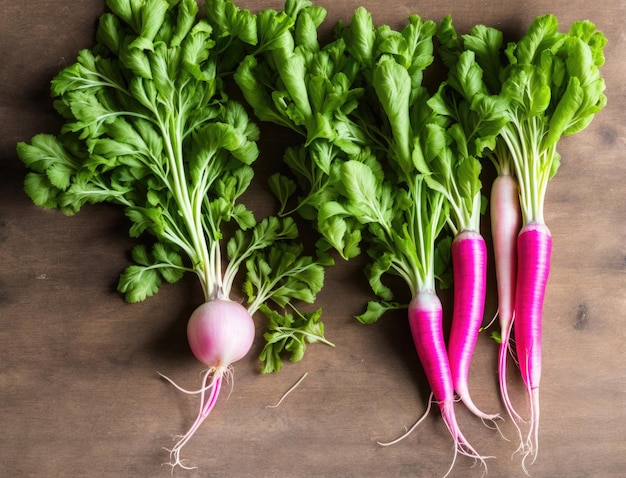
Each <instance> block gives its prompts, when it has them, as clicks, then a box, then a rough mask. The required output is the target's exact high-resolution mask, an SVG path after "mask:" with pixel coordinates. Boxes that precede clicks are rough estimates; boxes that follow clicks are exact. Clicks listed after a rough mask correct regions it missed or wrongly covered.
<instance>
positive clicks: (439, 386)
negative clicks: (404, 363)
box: [408, 290, 484, 464]
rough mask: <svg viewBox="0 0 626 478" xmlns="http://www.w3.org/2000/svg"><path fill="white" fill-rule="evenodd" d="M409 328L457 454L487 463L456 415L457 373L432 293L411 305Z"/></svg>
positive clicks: (420, 295)
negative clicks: (453, 369)
mask: <svg viewBox="0 0 626 478" xmlns="http://www.w3.org/2000/svg"><path fill="white" fill-rule="evenodd" d="M408 315H409V326H410V328H411V335H412V337H413V343H414V344H415V349H416V351H417V355H418V357H419V359H420V363H421V364H422V367H423V368H424V372H425V374H426V377H427V379H428V383H429V385H430V388H431V390H432V393H433V396H434V398H435V402H436V403H437V404H438V405H439V410H440V411H441V416H442V417H443V420H444V422H445V424H446V426H447V427H448V430H449V432H450V434H451V435H452V438H453V439H454V443H455V453H456V452H459V453H461V454H463V455H466V456H469V457H471V458H474V459H478V460H480V461H481V462H482V463H483V464H484V459H483V457H481V456H480V455H479V454H478V453H477V452H476V450H475V449H474V448H473V447H472V446H471V445H470V443H469V442H468V441H467V439H466V438H465V436H464V435H463V433H462V432H461V429H460V428H459V425H458V422H457V419H456V414H455V412H454V387H453V372H452V371H451V368H450V363H449V361H448V356H447V354H446V347H445V341H444V337H443V329H442V306H441V301H440V299H439V297H437V295H436V294H435V293H434V292H433V291H430V290H424V291H420V292H418V293H417V294H416V295H415V296H414V297H413V299H412V300H411V302H410V303H409V311H408Z"/></svg>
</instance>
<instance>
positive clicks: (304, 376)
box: [265, 372, 309, 408]
mask: <svg viewBox="0 0 626 478" xmlns="http://www.w3.org/2000/svg"><path fill="white" fill-rule="evenodd" d="M308 374H309V372H304V375H302V377H300V379H299V380H298V381H297V382H296V383H294V384H293V385H292V386H291V388H290V389H289V390H287V391H286V392H285V393H283V396H282V397H280V400H278V402H277V403H276V404H275V405H267V406H266V407H265V408H278V406H279V405H280V404H281V403H283V400H284V399H285V398H287V395H289V394H290V393H291V392H293V391H294V390H295V389H296V387H297V386H298V385H300V383H302V380H304V379H305V378H306V376H307V375H308Z"/></svg>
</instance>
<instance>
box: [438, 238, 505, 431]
mask: <svg viewBox="0 0 626 478" xmlns="http://www.w3.org/2000/svg"><path fill="white" fill-rule="evenodd" d="M451 255H452V270H453V273H454V303H453V314H452V317H453V318H452V328H451V330H450V338H449V342H448V358H449V360H450V369H451V372H452V382H453V383H454V389H455V390H456V393H457V394H458V395H459V397H460V398H461V400H462V401H463V403H464V404H465V406H467V408H468V409H469V410H470V411H471V412H472V413H474V414H475V415H476V416H478V417H480V418H483V419H487V420H494V419H496V418H498V415H497V414H487V413H485V412H483V411H481V410H480V409H479V408H478V407H477V406H476V405H475V404H474V402H473V400H472V398H471V396H470V393H469V383H468V382H469V380H468V379H469V370H470V362H471V359H472V353H473V352H474V348H475V346H476V341H477V339H478V333H479V330H480V327H481V324H482V319H483V312H484V309H485V294H486V290H487V246H486V244H485V240H484V239H483V237H482V236H481V235H480V233H477V232H473V231H463V232H461V233H459V234H458V235H457V236H456V237H455V238H454V240H453V241H452V246H451Z"/></svg>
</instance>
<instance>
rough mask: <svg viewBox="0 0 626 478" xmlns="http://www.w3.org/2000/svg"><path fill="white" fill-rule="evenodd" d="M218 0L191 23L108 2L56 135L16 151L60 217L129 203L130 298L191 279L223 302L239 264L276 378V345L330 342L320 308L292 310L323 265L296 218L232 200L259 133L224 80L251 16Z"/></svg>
mask: <svg viewBox="0 0 626 478" xmlns="http://www.w3.org/2000/svg"><path fill="white" fill-rule="evenodd" d="M213 3H214V7H215V8H210V9H207V10H210V12H211V15H209V16H208V17H207V18H205V19H199V18H198V5H197V3H196V2H195V0H181V1H180V2H168V1H165V0H153V1H150V2H146V1H129V0H108V1H107V8H108V11H107V12H106V13H104V14H103V15H102V16H101V18H100V20H99V24H98V29H97V33H96V44H95V46H94V47H93V48H92V49H85V50H82V51H80V53H79V54H78V58H77V61H76V62H75V63H74V64H72V65H70V66H69V67H67V68H65V69H64V70H62V71H61V72H60V73H59V74H58V75H57V76H56V77H55V78H54V79H53V81H52V85H51V91H52V95H53V97H54V106H55V108H56V110H57V111H58V112H59V114H60V115H61V116H62V118H63V120H64V124H63V127H62V129H61V132H60V133H59V134H58V135H52V134H38V135H36V136H35V137H33V138H32V140H31V141H30V142H29V143H20V144H19V145H18V154H19V157H20V158H21V159H22V161H23V162H24V163H25V164H26V166H27V167H28V168H29V169H30V170H31V172H29V173H28V175H27V177H26V180H25V190H26V192H27V194H28V195H29V196H30V197H31V198H32V200H33V201H34V203H35V204H37V205H40V206H43V207H45V208H58V209H60V210H61V211H63V212H64V213H66V214H74V213H76V212H77V211H79V209H81V207H82V206H83V205H85V204H87V203H101V202H109V203H114V204H118V205H120V206H122V207H123V208H124V212H125V214H126V217H127V218H128V220H129V221H130V223H131V226H130V231H129V232H130V235H131V236H132V237H134V238H141V239H142V241H141V243H140V244H139V245H137V246H136V247H135V248H134V249H133V250H132V259H133V261H134V264H133V265H131V266H129V267H128V268H127V269H126V270H125V271H124V272H123V273H122V275H121V277H120V280H119V285H118V288H119V290H120V291H121V292H122V293H124V294H125V297H126V299H127V300H128V301H130V302H138V301H142V300H144V299H145V298H146V297H148V296H151V295H153V294H155V293H156V292H157V291H158V289H159V287H160V285H161V284H162V283H163V282H164V281H165V282H169V283H173V282H176V281H178V280H179V279H180V278H181V277H182V276H183V275H184V274H185V273H186V272H192V273H194V274H196V275H197V277H198V278H199V280H200V284H201V285H202V290H203V293H204V299H205V301H210V300H213V299H216V298H224V297H226V298H228V297H229V296H230V294H231V289H232V287H233V284H234V283H235V279H236V277H237V275H238V273H239V272H241V270H243V271H244V272H245V274H246V275H245V277H244V278H243V279H242V282H243V283H244V284H245V292H246V293H247V296H248V303H249V308H248V310H249V312H250V314H254V312H255V311H256V310H258V309H259V308H261V306H263V307H262V310H263V311H264V312H265V313H266V315H267V316H268V317H269V318H270V320H269V324H270V326H271V327H270V330H269V331H268V334H269V335H270V336H271V337H272V340H271V341H270V343H268V344H267V345H266V350H265V352H264V356H267V357H268V359H267V360H266V361H265V362H264V367H263V371H264V372H271V371H275V370H278V369H280V367H281V364H282V360H281V359H280V356H281V352H282V351H283V350H286V351H289V352H291V354H292V358H295V359H299V358H301V357H302V354H303V352H304V348H305V346H306V342H307V341H309V342H313V341H318V340H322V341H323V340H324V337H323V332H324V329H323V324H322V323H321V322H320V321H319V319H320V313H319V311H316V312H314V313H303V312H298V313H297V316H298V317H304V318H306V320H294V317H293V314H291V312H292V311H293V310H294V304H293V303H294V301H304V302H307V303H311V302H313V301H314V299H315V297H316V294H317V292H318V291H319V290H320V289H321V287H322V285H323V280H324V266H325V265H327V264H328V262H324V261H323V260H321V259H320V260H318V259H316V258H314V257H311V256H308V255H306V254H305V253H304V251H303V246H302V245H301V244H299V243H298V242H297V241H296V238H297V236H298V230H297V228H296V225H295V223H294V221H293V220H291V219H290V218H283V219H279V218H276V217H269V218H265V219H263V220H260V221H258V220H257V219H256V218H255V217H254V214H253V212H252V211H251V210H250V209H248V208H247V207H246V206H245V205H244V204H243V203H242V202H240V197H241V196H242V194H243V193H244V192H245V191H246V190H247V189H248V187H249V185H250V183H251V181H252V179H253V176H254V170H253V167H252V166H253V163H254V162H255V160H256V159H257V157H258V154H259V151H258V147H257V143H256V141H257V139H258V137H259V130H258V128H257V126H256V125H255V124H254V123H253V122H252V121H251V120H250V119H249V117H248V115H247V113H246V111H245V109H244V108H243V107H242V106H241V105H240V104H239V103H237V102H235V101H233V100H231V99H229V97H228V96H227V95H226V93H225V80H226V79H227V77H228V76H229V75H230V73H231V71H232V67H233V66H234V65H236V64H237V63H239V61H240V59H241V56H242V55H243V53H244V52H245V51H246V49H247V48H250V49H254V48H255V45H256V44H257V42H258V38H257V21H258V19H257V17H256V16H255V15H252V14H251V13H250V12H248V11H246V10H240V9H237V8H234V6H233V5H232V4H230V3H229V2H223V1H215V2H213ZM259 21H260V20H259ZM263 46H264V47H265V48H272V45H268V44H264V45H263ZM226 223H229V225H228V226H226ZM233 231H234V233H233ZM146 233H147V234H148V235H149V236H151V237H152V239H153V240H151V241H148V240H147V238H146ZM224 254H226V260H224V257H223V256H224ZM270 302H271V303H273V308H272V309H270V306H269V305H268V303H270ZM279 310H284V311H286V312H285V313H282V312H279ZM300 327H302V328H300ZM286 328H288V333H287V332H285V333H283V332H281V331H283V330H287V329H286ZM304 338H306V339H307V340H303V339H304Z"/></svg>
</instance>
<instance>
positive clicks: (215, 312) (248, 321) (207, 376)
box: [164, 299, 255, 469]
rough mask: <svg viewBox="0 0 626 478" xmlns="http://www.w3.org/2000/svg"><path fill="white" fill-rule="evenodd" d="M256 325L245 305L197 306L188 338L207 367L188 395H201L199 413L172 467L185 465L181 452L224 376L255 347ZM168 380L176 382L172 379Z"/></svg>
mask: <svg viewBox="0 0 626 478" xmlns="http://www.w3.org/2000/svg"><path fill="white" fill-rule="evenodd" d="M254 334H255V325H254V321H253V320H252V317H251V316H250V314H249V313H248V311H247V310H246V308H245V307H244V306H242V305H241V304H239V303H237V302H233V301H231V300H228V299H214V300H210V301H208V302H205V303H204V304H202V305H201V306H200V307H198V308H197V309H196V310H195V311H194V312H193V313H192V314H191V317H190V318H189V322H188V323H187V339H188V341H189V346H190V347H191V350H192V352H193V354H194V355H195V356H196V358H197V359H198V360H199V361H200V362H202V363H203V364H204V365H206V366H207V367H208V369H207V370H206V372H205V373H204V375H203V379H202V387H201V388H200V389H199V390H196V391H188V390H184V389H182V388H181V387H178V386H177V385H176V384H174V385H175V386H176V387H177V388H178V389H179V390H182V391H183V392H185V393H199V394H200V410H199V412H198V416H197V417H196V420H195V421H194V423H193V424H192V425H191V427H190V428H189V430H188V431H187V432H186V433H185V434H184V435H182V436H181V437H180V439H179V440H178V442H177V443H176V445H174V447H173V448H172V449H171V450H168V451H169V452H170V465H172V467H174V466H176V465H178V466H181V467H182V468H187V469H191V468H192V467H189V466H185V465H184V464H183V462H182V460H181V459H180V452H181V450H182V448H183V447H184V446H185V444H186V443H187V442H188V441H189V440H190V439H191V437H192V436H193V435H194V433H195V432H196V430H197V429H198V428H199V427H200V425H201V424H202V422H203V421H204V420H205V419H206V418H207V416H208V415H209V413H210V412H211V410H212V409H213V407H214V406H215V403H216V401H217V397H218V395H219V392H220V388H221V385H222V379H223V377H224V375H226V374H228V373H230V365H231V364H232V363H234V362H236V361H238V360H240V359H242V358H243V357H244V356H245V355H246V354H247V353H248V352H249V351H250V348H251V347H252V342H253V341H254ZM164 378H166V379H167V380H168V381H170V382H171V383H173V382H172V381H171V380H170V379H168V378H167V377H164Z"/></svg>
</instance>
